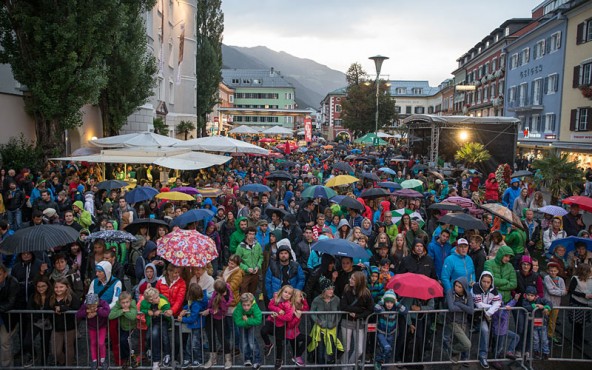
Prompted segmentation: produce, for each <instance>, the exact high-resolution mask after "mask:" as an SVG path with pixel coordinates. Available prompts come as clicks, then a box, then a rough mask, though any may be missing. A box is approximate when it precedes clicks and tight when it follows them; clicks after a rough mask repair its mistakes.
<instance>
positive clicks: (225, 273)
mask: <svg viewBox="0 0 592 370" xmlns="http://www.w3.org/2000/svg"><path fill="white" fill-rule="evenodd" d="M239 268H240V266H236V267H235V268H233V269H232V270H231V269H229V268H228V267H227V268H225V269H224V271H223V272H222V279H224V281H228V278H229V277H230V275H232V274H234V272H235V271H236V270H238V269H239Z"/></svg>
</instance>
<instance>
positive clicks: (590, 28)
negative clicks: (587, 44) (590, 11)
mask: <svg viewBox="0 0 592 370" xmlns="http://www.w3.org/2000/svg"><path fill="white" fill-rule="evenodd" d="M586 41H592V19H588V21H586Z"/></svg>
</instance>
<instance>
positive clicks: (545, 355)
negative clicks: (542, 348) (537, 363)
mask: <svg viewBox="0 0 592 370" xmlns="http://www.w3.org/2000/svg"><path fill="white" fill-rule="evenodd" d="M548 359H549V354H548V353H543V360H545V361H547V360H548Z"/></svg>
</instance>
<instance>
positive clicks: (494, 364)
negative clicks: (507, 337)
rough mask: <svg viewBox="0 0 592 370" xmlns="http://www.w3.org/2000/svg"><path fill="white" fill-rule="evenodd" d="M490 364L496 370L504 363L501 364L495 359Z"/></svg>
mask: <svg viewBox="0 0 592 370" xmlns="http://www.w3.org/2000/svg"><path fill="white" fill-rule="evenodd" d="M491 366H492V367H493V368H494V369H496V370H502V369H503V368H504V365H502V363H501V362H497V361H492V362H491Z"/></svg>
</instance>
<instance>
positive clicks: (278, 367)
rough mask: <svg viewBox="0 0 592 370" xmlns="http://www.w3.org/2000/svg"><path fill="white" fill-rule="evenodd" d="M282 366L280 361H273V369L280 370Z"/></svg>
mask: <svg viewBox="0 0 592 370" xmlns="http://www.w3.org/2000/svg"><path fill="white" fill-rule="evenodd" d="M272 347H273V344H272ZM282 365H283V361H282V360H281V359H277V360H275V366H274V369H275V370H281V368H282Z"/></svg>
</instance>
